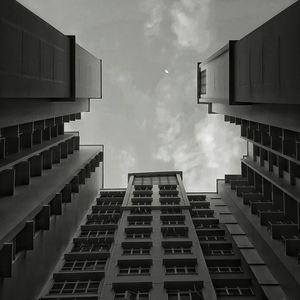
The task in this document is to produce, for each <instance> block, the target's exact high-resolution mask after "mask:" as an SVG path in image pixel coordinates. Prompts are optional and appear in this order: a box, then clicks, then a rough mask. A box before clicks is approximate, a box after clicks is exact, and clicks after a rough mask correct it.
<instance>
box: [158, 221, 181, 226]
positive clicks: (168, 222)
mask: <svg viewBox="0 0 300 300" xmlns="http://www.w3.org/2000/svg"><path fill="white" fill-rule="evenodd" d="M162 224H163V225H184V220H163V221H162Z"/></svg>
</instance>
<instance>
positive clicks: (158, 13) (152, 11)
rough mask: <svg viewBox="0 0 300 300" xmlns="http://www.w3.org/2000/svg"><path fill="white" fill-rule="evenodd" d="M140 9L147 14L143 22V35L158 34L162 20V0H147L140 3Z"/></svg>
mask: <svg viewBox="0 0 300 300" xmlns="http://www.w3.org/2000/svg"><path fill="white" fill-rule="evenodd" d="M142 11H143V12H145V13H146V14H148V18H147V19H146V22H145V23H144V33H145V35H146V36H148V37H151V36H157V35H159V33H160V26H161V22H162V20H163V11H164V4H163V1H160V0H148V1H147V2H145V3H142Z"/></svg>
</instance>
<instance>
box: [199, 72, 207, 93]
mask: <svg viewBox="0 0 300 300" xmlns="http://www.w3.org/2000/svg"><path fill="white" fill-rule="evenodd" d="M200 84H201V85H200V93H201V95H205V94H206V70H204V71H201V73H200Z"/></svg>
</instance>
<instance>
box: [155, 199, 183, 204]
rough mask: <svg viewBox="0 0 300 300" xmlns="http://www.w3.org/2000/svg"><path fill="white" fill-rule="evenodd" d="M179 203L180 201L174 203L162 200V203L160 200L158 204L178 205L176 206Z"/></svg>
mask: <svg viewBox="0 0 300 300" xmlns="http://www.w3.org/2000/svg"><path fill="white" fill-rule="evenodd" d="M179 201H180V200H178V201H174V200H163V201H162V199H160V204H161V205H178V204H179Z"/></svg>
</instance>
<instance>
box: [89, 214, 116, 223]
mask: <svg viewBox="0 0 300 300" xmlns="http://www.w3.org/2000/svg"><path fill="white" fill-rule="evenodd" d="M95 217H96V218H95ZM118 220H119V217H117V216H112V217H106V218H98V216H96V215H93V218H89V219H88V220H87V222H86V224H87V225H91V224H95V225H102V224H117V223H118Z"/></svg>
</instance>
